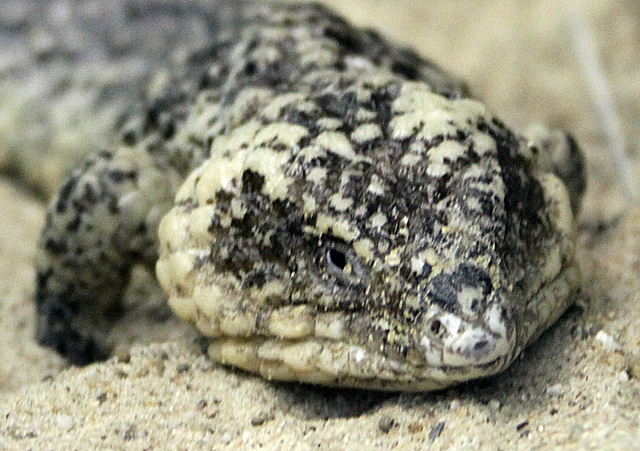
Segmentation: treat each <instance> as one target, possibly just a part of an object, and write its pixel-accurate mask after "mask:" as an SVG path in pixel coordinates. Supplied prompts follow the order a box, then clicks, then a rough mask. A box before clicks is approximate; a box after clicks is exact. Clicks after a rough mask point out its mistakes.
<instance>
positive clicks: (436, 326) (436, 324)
mask: <svg viewBox="0 0 640 451" xmlns="http://www.w3.org/2000/svg"><path fill="white" fill-rule="evenodd" d="M430 329H431V332H433V333H434V334H435V335H438V334H439V333H440V331H441V330H442V322H440V320H439V319H436V320H434V321H433V322H432V323H431V327H430Z"/></svg>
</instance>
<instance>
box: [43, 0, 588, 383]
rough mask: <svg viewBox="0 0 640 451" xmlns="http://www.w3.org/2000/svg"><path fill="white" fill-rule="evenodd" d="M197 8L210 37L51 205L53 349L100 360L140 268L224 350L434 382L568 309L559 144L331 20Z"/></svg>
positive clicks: (565, 143) (47, 309)
mask: <svg viewBox="0 0 640 451" xmlns="http://www.w3.org/2000/svg"><path fill="white" fill-rule="evenodd" d="M207 11H208V14H209V16H208V17H209V19H207V20H208V21H209V25H210V26H211V29H215V30H216V33H215V36H214V37H212V38H211V40H210V42H208V43H207V45H206V46H204V47H202V48H200V49H198V50H194V51H191V52H190V53H189V56H188V57H187V58H185V59H184V60H183V62H182V63H181V64H180V65H173V66H170V69H169V70H168V71H165V72H164V73H163V77H160V79H161V82H159V81H157V80H155V83H156V84H155V85H154V89H153V90H151V91H152V92H153V94H152V95H148V96H147V98H146V99H145V100H144V101H143V102H142V103H141V105H140V106H139V107H138V108H135V109H133V110H132V111H130V113H129V114H128V115H127V116H126V118H125V119H123V120H122V125H121V127H120V132H119V136H120V138H119V139H118V140H117V141H116V144H115V145H113V146H112V147H109V148H107V149H93V150H97V152H96V153H93V154H92V156H90V157H88V159H86V160H85V162H84V163H82V164H81V165H80V166H79V167H78V168H77V169H76V170H74V171H73V173H72V174H71V175H70V177H69V178H68V179H67V180H66V181H65V182H64V184H63V186H62V188H61V189H60V192H59V194H58V196H57V197H56V198H55V199H54V200H53V202H52V203H51V205H50V207H49V211H48V215H47V220H46V225H45V227H44V230H43V232H42V238H41V241H40V250H39V255H38V277H37V291H36V301H37V306H38V317H39V325H38V337H39V340H40V341H41V342H42V343H43V344H45V345H48V346H52V347H54V348H56V349H57V350H58V351H60V352H61V353H63V354H65V355H66V356H67V357H69V358H70V360H72V361H73V362H75V363H86V362H89V361H92V360H96V359H102V358H105V357H106V356H107V355H108V349H106V348H105V344H104V342H103V340H104V334H105V332H106V329H107V327H108V324H109V320H107V318H110V317H113V316H114V315H116V316H117V309H118V306H119V301H120V299H121V297H122V293H123V290H124V288H125V287H126V284H127V281H128V278H129V273H130V270H131V267H132V265H134V264H136V263H140V262H142V263H144V264H146V265H147V266H148V267H149V268H153V267H154V266H155V267H156V272H157V276H158V280H159V282H160V284H161V285H162V287H163V289H164V290H165V291H166V293H167V294H168V296H169V305H170V306H171V308H172V309H173V310H174V311H175V313H176V314H178V315H179V316H180V317H182V318H184V319H186V320H188V321H190V322H192V323H194V324H195V325H196V326H197V328H198V329H199V330H200V331H201V332H202V333H203V334H204V335H205V336H207V337H209V340H210V346H209V355H210V356H211V358H213V359H214V360H216V361H219V362H222V363H224V364H229V365H234V366H238V367H241V368H243V369H245V370H247V371H250V372H254V373H259V374H261V375H262V376H263V377H265V378H267V379H278V380H294V381H302V382H310V383H317V384H323V385H336V386H352V387H364V388H374V389H389V390H397V389H399V390H432V389H440V388H443V387H446V386H448V385H451V384H455V383H457V382H460V381H465V380H468V379H472V378H477V377H482V376H488V375H491V374H495V373H497V372H499V371H501V370H503V369H504V368H506V367H507V366H508V365H509V364H510V363H511V362H512V361H513V360H514V359H515V358H516V357H517V356H518V355H519V354H520V352H521V351H522V349H523V348H524V347H525V346H527V345H528V344H529V343H531V342H532V341H533V340H535V339H536V338H537V337H538V336H539V334H540V333H542V332H543V331H544V330H545V329H546V328H547V327H548V326H549V325H550V324H552V323H553V322H554V321H555V320H556V319H557V318H558V316H559V315H560V314H561V313H562V312H563V311H564V310H565V309H566V308H567V306H568V305H569V304H570V303H571V302H572V291H573V290H574V289H575V288H576V287H577V285H578V283H579V271H578V268H577V265H576V262H575V259H574V247H575V230H574V220H573V216H574V213H575V212H576V211H577V210H578V208H579V203H580V196H581V193H582V190H583V187H584V179H583V174H582V156H581V154H580V152H579V150H578V149H577V147H576V145H575V143H574V141H573V139H571V138H570V137H568V136H566V135H564V134H563V133H560V132H549V131H547V130H543V129H537V130H535V131H534V132H532V133H531V134H530V135H529V136H528V137H524V136H520V135H517V134H515V133H514V132H512V131H511V130H510V129H509V128H508V127H506V126H505V125H504V124H503V123H502V122H501V121H500V120H499V119H497V118H496V117H495V116H494V115H493V114H492V113H491V112H490V111H488V110H487V108H486V107H485V106H484V105H483V104H482V103H480V102H478V101H476V100H473V99H471V98H470V97H469V93H468V91H467V89H466V88H465V85H464V84H463V83H461V82H460V81H458V80H457V79H455V78H454V77H452V76H450V75H448V74H446V73H444V72H443V71H441V70H440V69H439V68H438V67H436V66H435V65H434V64H433V63H431V62H429V61H427V60H425V59H422V58H421V57H419V56H418V55H417V54H415V53H414V52H412V51H410V50H407V49H403V48H400V47H398V46H396V45H394V44H392V43H389V42H388V41H387V40H386V39H384V38H382V37H381V36H380V35H378V34H377V33H376V32H373V31H370V30H362V29H357V28H354V27H352V26H351V25H349V24H348V23H346V22H345V21H344V20H343V19H341V18H340V17H338V16H336V15H335V14H334V13H332V12H330V11H328V10H327V9H325V8H324V7H321V6H318V5H314V4H271V3H241V2H229V3H227V2H211V5H210V8H209V9H208V10H207ZM88 150H90V149H88ZM572 210H573V211H572ZM114 312H116V313H114Z"/></svg>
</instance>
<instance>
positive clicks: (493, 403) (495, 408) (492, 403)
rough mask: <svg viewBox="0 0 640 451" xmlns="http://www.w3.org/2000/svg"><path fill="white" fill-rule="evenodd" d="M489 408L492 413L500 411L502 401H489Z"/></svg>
mask: <svg viewBox="0 0 640 451" xmlns="http://www.w3.org/2000/svg"><path fill="white" fill-rule="evenodd" d="M488 406H489V410H490V411H491V412H497V411H498V410H499V409H500V401H498V400H497V399H492V400H491V401H489V404H488Z"/></svg>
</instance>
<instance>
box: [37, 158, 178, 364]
mask: <svg viewBox="0 0 640 451" xmlns="http://www.w3.org/2000/svg"><path fill="white" fill-rule="evenodd" d="M156 152H157V149H156ZM179 182H180V177H179V176H178V174H177V173H176V171H175V170H173V169H170V168H168V166H167V164H166V163H163V162H162V161H158V159H157V158H155V157H154V155H153V154H152V153H151V152H149V151H147V150H145V149H144V148H142V146H136V147H121V148H120V149H118V150H116V151H101V152H97V153H95V154H94V155H92V156H91V157H89V158H88V159H87V160H86V161H85V162H84V164H82V165H81V166H80V167H79V168H78V169H76V170H75V171H74V172H73V173H72V174H71V175H70V176H69V177H68V178H67V180H66V181H65V183H64V185H63V187H62V189H61V190H60V192H59V194H58V196H57V197H56V198H55V199H54V200H53V201H52V202H51V204H50V205H49V208H48V211H47V215H46V222H45V226H44V229H43V232H42V235H41V237H40V242H39V244H38V252H37V261H36V265H37V284H36V294H35V297H36V305H37V313H38V322H37V338H38V341H39V342H40V343H41V344H43V345H45V346H50V347H52V348H54V349H56V350H57V351H58V352H59V353H60V354H62V355H64V356H65V357H66V358H67V359H68V360H69V361H70V362H71V363H73V364H76V365H82V364H86V363H90V362H92V361H95V360H102V359H105V358H107V357H108V354H109V352H108V346H106V344H105V337H106V334H107V333H108V331H109V329H110V326H111V324H112V322H113V319H114V318H117V316H118V314H119V310H120V305H121V299H122V296H123V293H124V290H125V289H126V286H127V283H128V281H129V276H130V272H131V268H132V266H133V265H134V264H137V263H143V264H145V265H147V267H150V268H152V267H153V265H154V264H155V261H156V260H157V230H158V223H159V221H160V219H161V218H162V216H163V215H164V213H165V212H166V211H167V210H168V209H169V208H170V206H171V204H172V203H173V198H174V194H175V191H176V189H177V186H178V184H179Z"/></svg>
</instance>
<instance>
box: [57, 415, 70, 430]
mask: <svg viewBox="0 0 640 451" xmlns="http://www.w3.org/2000/svg"><path fill="white" fill-rule="evenodd" d="M56 424H57V425H58V427H59V428H60V429H62V430H63V431H70V430H71V428H73V425H74V421H73V418H71V416H70V415H63V414H60V415H58V417H57V418H56Z"/></svg>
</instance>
